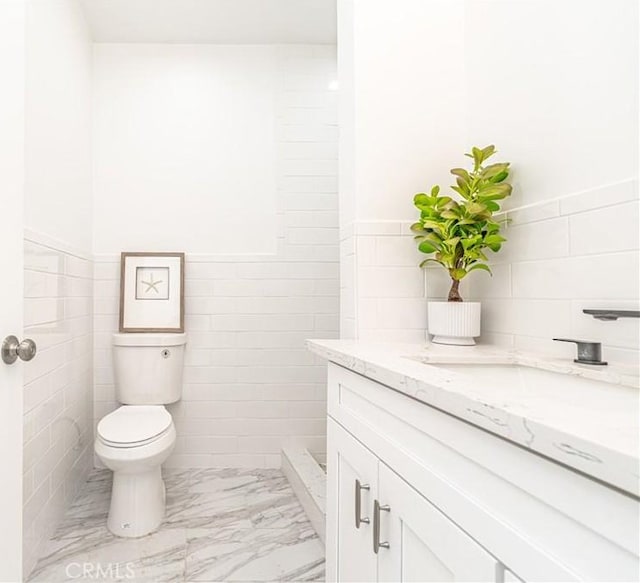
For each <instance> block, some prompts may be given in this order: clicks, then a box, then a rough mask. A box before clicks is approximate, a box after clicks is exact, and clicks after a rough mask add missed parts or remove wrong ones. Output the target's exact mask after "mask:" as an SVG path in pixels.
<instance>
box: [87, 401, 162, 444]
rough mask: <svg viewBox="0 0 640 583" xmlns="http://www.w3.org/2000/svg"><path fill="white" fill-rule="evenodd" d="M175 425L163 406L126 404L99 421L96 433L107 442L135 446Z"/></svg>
mask: <svg viewBox="0 0 640 583" xmlns="http://www.w3.org/2000/svg"><path fill="white" fill-rule="evenodd" d="M172 425H173V420H172V418H171V415H170V414H169V412H168V411H167V410H166V409H165V408H164V407H163V406H162V405H123V406H122V407H119V408H118V409H116V410H115V411H113V412H112V413H109V414H108V415H106V416H105V417H103V418H102V419H101V420H100V422H99V423H98V428H97V432H96V433H97V437H98V439H99V440H100V441H101V442H102V443H103V444H105V445H108V446H111V447H118V448H134V447H141V446H143V445H147V444H149V443H153V442H154V441H157V440H158V439H160V438H161V437H162V436H163V435H165V434H166V433H167V432H169V431H170V429H171V427H172Z"/></svg>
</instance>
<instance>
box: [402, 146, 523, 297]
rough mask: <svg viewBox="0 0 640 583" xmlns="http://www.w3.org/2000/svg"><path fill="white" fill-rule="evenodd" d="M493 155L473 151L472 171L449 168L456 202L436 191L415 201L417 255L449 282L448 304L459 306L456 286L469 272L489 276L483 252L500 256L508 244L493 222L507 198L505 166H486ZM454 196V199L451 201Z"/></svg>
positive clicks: (487, 150) (413, 227)
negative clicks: (438, 268)
mask: <svg viewBox="0 0 640 583" xmlns="http://www.w3.org/2000/svg"><path fill="white" fill-rule="evenodd" d="M495 153H496V149H495V146H487V147H486V148H475V147H474V148H472V149H471V153H470V154H465V156H468V157H470V158H472V159H473V170H471V171H470V172H469V171H467V170H465V169H464V168H453V169H452V170H451V174H453V175H454V176H455V177H456V185H455V186H451V189H452V190H453V191H454V192H456V193H457V194H458V195H459V196H458V197H456V198H454V197H453V196H441V195H440V187H439V186H434V187H433V188H432V189H431V193H430V194H425V193H424V192H421V193H419V194H416V195H415V197H414V198H413V203H414V205H415V206H416V208H417V209H418V210H419V211H420V220H419V221H418V222H417V223H415V224H413V225H411V230H412V231H413V232H414V233H415V240H416V241H417V243H418V249H419V250H420V251H421V252H422V253H425V254H427V255H430V256H431V257H428V258H427V259H425V260H424V261H423V262H422V263H421V264H420V267H424V266H425V265H426V264H427V263H429V262H434V263H439V264H440V265H442V267H444V268H445V269H446V270H447V271H448V272H449V276H450V277H451V289H450V290H449V297H448V300H449V301H450V302H461V301H462V297H461V296H460V291H459V288H460V281H461V280H462V279H463V278H464V277H466V276H467V274H469V273H470V272H472V271H475V270H476V269H482V270H484V271H488V272H489V273H490V274H491V269H490V268H489V266H488V265H487V261H488V258H487V256H486V255H485V250H486V249H490V250H491V251H493V252H494V253H495V252H498V251H500V247H501V246H502V243H503V242H504V241H506V239H505V238H504V237H503V236H502V235H501V234H500V226H501V223H502V222H504V221H499V220H494V218H493V215H494V213H496V212H499V211H500V205H499V204H498V202H497V201H499V200H502V199H504V198H506V197H508V196H509V195H510V194H511V185H510V184H508V183H507V182H505V181H506V179H507V178H508V176H509V162H499V163H496V164H490V165H488V166H485V165H484V163H485V162H486V161H487V160H488V159H489V158H490V157H491V156H493V155H494V154H495ZM454 196H455V195H454Z"/></svg>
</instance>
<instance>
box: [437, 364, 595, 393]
mask: <svg viewBox="0 0 640 583" xmlns="http://www.w3.org/2000/svg"><path fill="white" fill-rule="evenodd" d="M429 364H431V365H432V366H435V367H437V368H442V369H446V370H449V371H451V372H454V373H457V374H462V375H466V376H469V377H471V378H472V379H473V383H474V385H475V386H477V387H478V388H490V389H512V390H516V389H540V388H544V390H545V391H555V390H557V391H566V390H567V389H574V388H575V389H595V390H602V389H603V388H606V387H607V385H608V383H604V382H602V381H596V380H593V379H586V378H583V377H580V376H576V375H572V374H567V373H563V372H554V371H548V370H543V369H540V368H535V367H531V366H526V365H521V364H496V363H486V364H478V363H474V364H452V363H446V364H437V363H429Z"/></svg>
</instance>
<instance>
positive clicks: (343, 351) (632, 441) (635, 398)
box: [308, 340, 640, 496]
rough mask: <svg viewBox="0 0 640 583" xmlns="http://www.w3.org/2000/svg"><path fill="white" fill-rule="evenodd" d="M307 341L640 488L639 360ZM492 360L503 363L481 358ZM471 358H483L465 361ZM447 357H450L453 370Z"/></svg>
mask: <svg viewBox="0 0 640 583" xmlns="http://www.w3.org/2000/svg"><path fill="white" fill-rule="evenodd" d="M308 347H309V349H310V350H311V351H312V352H314V353H315V354H317V355H319V356H321V357H323V358H325V359H327V360H329V361H331V362H334V363H336V364H339V365H341V366H343V367H345V368H348V369H350V370H352V371H354V372H357V373H359V374H362V375H364V376H366V377H368V378H371V379H373V380H375V381H378V382H379V383H382V384H384V385H386V386H388V387H391V388H392V389H395V390H397V391H399V392H401V393H404V394H406V395H409V396H410V397H413V398H415V399H418V400H420V401H423V402H424V403H426V404H428V405H431V406H433V407H436V408H438V409H441V410H443V411H446V412H447V413H450V414H452V415H455V416H456V417H459V418H460V419H464V420H465V421H468V422H470V423H473V424H474V425H477V426H478V427H481V428H483V429H485V430H487V431H491V432H492V433H495V434H496V435H499V436H501V437H503V438H505V439H508V440H510V441H513V442H515V443H517V444H519V445H521V446H523V447H525V448H527V449H530V450H532V451H535V452H537V453H540V454H542V455H544V456H546V457H549V458H551V459H554V460H556V461H558V462H561V463H562V464H565V465H567V466H570V467H572V468H574V469H576V470H579V471H581V472H583V473H585V474H588V475H590V476H593V477H594V478H597V479H599V480H602V481H604V482H607V483H609V484H611V485H613V486H616V487H617V488H620V489H622V490H625V491H626V492H629V493H632V494H634V495H636V496H640V485H639V483H640V461H639V459H640V431H639V429H640V421H639V420H640V389H639V388H638V377H637V376H635V375H636V374H637V371H635V370H633V368H616V367H615V366H609V367H602V368H600V367H599V368H598V369H595V367H593V368H592V367H588V366H585V365H577V364H574V363H572V362H570V361H569V362H567V361H561V360H557V359H547V358H544V357H536V356H532V355H527V354H522V353H518V352H515V351H503V350H499V349H496V348H492V347H486V346H474V347H445V346H437V345H434V344H432V345H430V346H424V345H417V344H400V343H393V344H391V343H390V344H383V343H372V342H358V341H353V340H309V341H308ZM492 363H493V364H495V365H498V366H497V367H495V368H494V367H491V370H489V369H486V370H485V369H483V368H482V365H486V364H492ZM470 364H478V365H480V366H475V367H473V366H472V367H465V366H460V365H470ZM448 365H453V366H451V369H449V370H448V369H447V368H446V367H447V366H448ZM500 365H523V366H525V367H531V368H525V369H522V368H515V367H513V366H500ZM555 373H560V374H555ZM634 373H635V374H634Z"/></svg>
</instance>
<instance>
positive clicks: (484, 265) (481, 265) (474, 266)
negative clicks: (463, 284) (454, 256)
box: [467, 263, 493, 275]
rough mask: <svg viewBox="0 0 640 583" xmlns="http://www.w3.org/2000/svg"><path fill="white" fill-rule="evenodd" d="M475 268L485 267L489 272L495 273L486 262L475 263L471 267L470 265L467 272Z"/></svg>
mask: <svg viewBox="0 0 640 583" xmlns="http://www.w3.org/2000/svg"><path fill="white" fill-rule="evenodd" d="M475 269H483V270H484V271H487V272H488V273H489V274H491V275H493V273H491V269H489V266H488V265H487V264H486V263H474V264H473V265H472V266H471V267H469V269H468V270H467V273H471V272H472V271H474V270H475Z"/></svg>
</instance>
